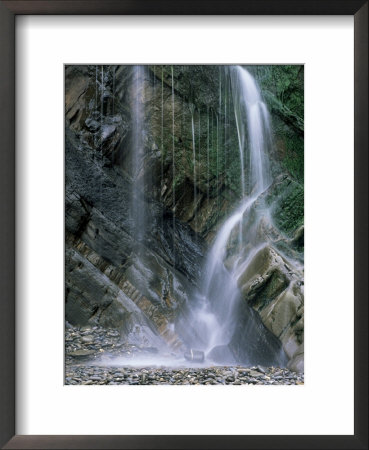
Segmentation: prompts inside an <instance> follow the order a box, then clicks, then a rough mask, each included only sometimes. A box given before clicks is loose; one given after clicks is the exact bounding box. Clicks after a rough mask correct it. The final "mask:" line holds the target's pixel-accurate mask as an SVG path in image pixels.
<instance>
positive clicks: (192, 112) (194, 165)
mask: <svg viewBox="0 0 369 450" xmlns="http://www.w3.org/2000/svg"><path fill="white" fill-rule="evenodd" d="M190 110H191V133H192V163H193V204H194V211H196V201H197V199H196V144H195V119H194V114H195V106H194V105H193V104H191V105H190Z"/></svg>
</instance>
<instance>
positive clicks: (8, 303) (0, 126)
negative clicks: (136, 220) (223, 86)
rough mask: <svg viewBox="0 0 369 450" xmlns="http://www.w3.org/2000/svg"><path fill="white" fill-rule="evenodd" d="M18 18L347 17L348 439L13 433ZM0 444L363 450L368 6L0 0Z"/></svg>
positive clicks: (288, 0)
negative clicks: (351, 328)
mask: <svg viewBox="0 0 369 450" xmlns="http://www.w3.org/2000/svg"><path fill="white" fill-rule="evenodd" d="M20 14H88V15H91V14H123V15H126V14H128V15H129V14H191V15H194V14H205V15H230V14H236V15H253V14H260V15H265V14H268V15H284V14H287V15H292V14H296V15H300V14H304V15H305V14H310V15H311V14H313V15H325V14H330V15H342V14H346V15H353V16H354V40H355V49H354V57H355V69H354V70H355V74H354V79H355V89H354V101H355V108H354V120H355V131H354V139H355V144H354V164H355V185H354V189H355V199H354V207H355V214H354V221H355V225H354V231H355V237H354V251H355V256H354V264H355V272H354V282H355V290H354V307H355V313H354V317H355V350H354V356H355V376H354V400H355V408H354V410H355V415H354V424H355V425H354V429H355V432H354V435H352V436H351V435H349V436H331V435H326V436H293V435H291V436H250V435H247V436H246V435H244V436H242V435H238V436H205V435H204V436H127V435H124V436H46V435H45V436H17V435H15V413H16V410H15V399H16V393H15V374H16V373H15V370H16V368H15V327H16V324H15V292H16V281H17V283H20V282H21V280H16V277H15V249H16V242H15V226H16V217H15V162H16V155H15V139H16V136H15V94H16V93H15V69H16V68H15V17H16V15H20ZM0 55H1V58H0V101H1V103H0V105H1V108H0V231H1V232H0V249H1V256H2V257H1V259H0V297H1V301H0V349H1V352H0V355H1V358H0V381H1V382H0V445H2V446H3V447H2V448H7V449H15V448H17V449H25V448H33V449H36V448H37V449H41V448H45V449H46V448H47V449H50V448H71V449H72V448H75V449H83V448H84V449H94V448H110V449H113V448H114V449H115V448H116V449H118V448H122V449H128V448H135V449H138V448H145V449H153V448H163V449H164V448H173V449H179V448H181V449H187V448H188V449H195V448H202V449H205V448H212V449H220V448H228V449H236V448H237V449H241V448H255V449H290V448H291V449H292V448H296V449H310V448H321V449H367V448H368V1H365V0H227V1H223V0H202V1H198V0H185V1H183V0H182V1H179V0H177V1H176V2H174V1H172V0H155V1H154V0H41V1H36V0H26V1H22V0H9V1H3V0H0Z"/></svg>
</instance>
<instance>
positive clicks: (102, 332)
mask: <svg viewBox="0 0 369 450" xmlns="http://www.w3.org/2000/svg"><path fill="white" fill-rule="evenodd" d="M148 348H149V350H147V349H148ZM154 350H155V351H154ZM156 350H157V349H153V348H151V347H146V348H140V347H138V346H135V345H129V344H127V343H125V342H122V341H121V339H120V333H119V332H118V331H116V330H113V329H110V330H106V329H104V328H101V327H95V326H94V327H93V328H91V327H84V328H83V329H79V328H76V327H73V326H71V325H68V326H67V327H66V330H65V365H66V367H65V369H66V370H65V374H66V375H65V384H67V385H122V384H129V385H158V384H171V385H184V384H186V385H191V386H193V385H267V386H271V385H303V384H304V374H297V373H295V372H291V371H290V370H288V369H285V368H281V367H264V366H252V367H244V366H241V365H233V366H210V367H202V368H194V367H175V368H174V367H173V368H171V367H132V366H129V367H112V366H109V363H107V361H109V359H108V360H106V359H105V360H104V359H102V358H115V357H117V356H125V357H132V356H133V355H136V354H139V353H142V354H143V355H145V354H146V355H147V353H148V352H150V353H156Z"/></svg>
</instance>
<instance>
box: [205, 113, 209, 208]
mask: <svg viewBox="0 0 369 450" xmlns="http://www.w3.org/2000/svg"><path fill="white" fill-rule="evenodd" d="M206 115H207V137H206V166H207V167H206V169H207V170H206V181H207V183H206V197H207V201H208V205H209V196H210V191H209V188H210V186H209V181H210V172H209V170H210V167H209V164H210V161H209V151H210V149H209V143H210V136H209V133H210V121H209V106H208V107H207V112H206Z"/></svg>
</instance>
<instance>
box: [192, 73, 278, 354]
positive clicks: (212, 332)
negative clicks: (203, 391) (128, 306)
mask: <svg viewBox="0 0 369 450" xmlns="http://www.w3.org/2000/svg"><path fill="white" fill-rule="evenodd" d="M229 74H230V77H231V85H232V93H233V99H234V113H235V120H236V126H237V135H238V143H239V154H240V166H241V173H240V182H241V191H242V201H241V204H240V206H239V207H238V208H237V210H236V211H235V212H234V213H233V214H231V215H230V216H229V217H228V218H227V219H226V220H225V222H224V223H223V225H222V226H221V227H220V229H219V231H218V233H217V235H216V237H215V240H214V243H213V245H212V247H211V249H210V251H209V253H208V256H207V260H206V265H205V268H204V278H203V283H202V286H201V289H200V292H199V293H198V294H197V295H196V305H197V306H196V308H195V309H194V311H193V312H192V314H191V322H192V325H193V329H194V330H195V332H194V334H193V338H192V341H191V339H190V341H191V342H190V345H191V346H194V347H195V346H196V348H199V349H200V350H202V351H204V352H205V353H206V354H207V355H208V356H209V358H210V359H212V356H213V355H214V354H215V353H218V354H219V352H214V349H217V348H223V349H224V348H225V347H226V346H227V345H228V344H229V342H230V340H231V338H232V335H233V332H234V329H235V326H236V323H237V320H236V314H237V310H238V309H237V306H238V305H239V302H240V291H239V289H238V287H237V278H238V276H239V273H240V267H241V268H242V269H245V268H246V267H247V265H248V263H249V261H250V260H251V258H252V256H253V255H254V254H255V253H256V252H257V251H258V250H260V248H262V246H263V245H265V243H266V242H265V241H264V242H263V240H262V239H259V240H256V241H255V235H253V236H251V235H250V234H251V233H252V231H249V234H246V236H241V230H242V222H243V220H244V217H245V216H246V215H247V213H248V211H249V210H250V208H251V207H252V206H253V205H254V203H255V202H256V201H257V200H258V199H259V198H260V195H261V194H262V193H263V192H264V191H265V189H266V188H267V187H268V185H269V183H270V175H269V163H268V157H267V147H268V145H269V143H270V142H271V135H270V124H269V116H268V111H267V107H266V105H265V104H264V103H263V101H262V98H261V94H260V91H259V88H258V86H257V84H256V82H255V80H254V78H253V77H252V76H251V74H250V73H249V72H248V71H247V70H246V69H244V68H242V67H232V68H230V73H229ZM216 134H217V174H218V164H219V126H218V118H217V131H216ZM245 153H247V154H248V156H249V163H248V189H247V190H246V183H245V179H246V176H245V169H246V168H245V158H244V154H245ZM246 192H247V194H246ZM266 215H267V216H268V214H266ZM262 219H263V215H262V213H259V214H258V217H257V219H256V222H257V223H256V224H254V226H253V227H252V230H255V229H257V225H258V223H260V221H261V220H262ZM264 219H265V218H264ZM237 227H239V230H240V233H239V238H238V239H239V242H238V249H239V250H238V253H239V254H238V255H236V257H235V258H234V261H235V262H234V263H233V264H232V265H231V267H230V268H229V264H228V268H227V267H226V263H227V246H228V245H229V241H230V238H231V236H232V235H233V231H234V230H235V229H236V228H237ZM242 239H243V240H244V242H245V244H247V243H248V241H253V245H252V248H251V249H250V250H249V251H248V252H247V253H245V252H244V248H243V247H244V246H243V245H241V243H242ZM220 359H221V360H222V362H227V361H229V360H230V354H229V352H226V353H224V351H222V352H221V355H220Z"/></svg>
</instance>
